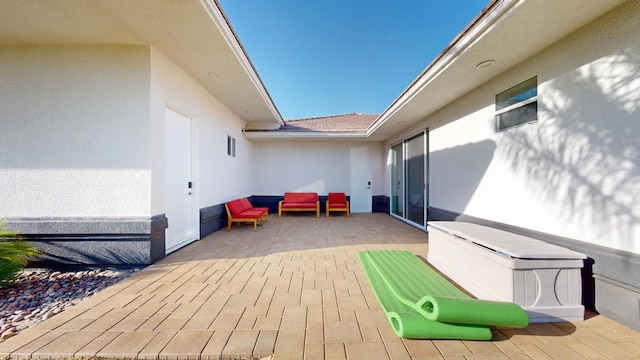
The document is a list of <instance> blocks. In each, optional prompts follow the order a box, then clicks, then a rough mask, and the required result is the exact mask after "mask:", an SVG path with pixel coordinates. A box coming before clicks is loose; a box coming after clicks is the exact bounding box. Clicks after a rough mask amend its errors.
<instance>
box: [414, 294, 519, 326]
mask: <svg viewBox="0 0 640 360" xmlns="http://www.w3.org/2000/svg"><path fill="white" fill-rule="evenodd" d="M417 305H418V306H419V309H420V310H418V312H419V313H420V314H421V315H423V316H424V317H426V318H427V319H429V320H433V321H442V322H453V323H459V324H480V325H493V326H508V327H514V328H524V327H526V326H527V325H528V324H529V317H528V316H527V313H526V312H525V311H524V310H522V308H521V307H520V306H518V305H517V304H514V303H510V302H502V301H489V300H478V299H462V298H451V297H442V296H431V295H427V296H424V297H423V298H422V299H420V301H418V303H417Z"/></svg>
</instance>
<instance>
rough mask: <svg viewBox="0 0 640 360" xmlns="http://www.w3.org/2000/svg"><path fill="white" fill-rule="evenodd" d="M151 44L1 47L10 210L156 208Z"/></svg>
mask: <svg viewBox="0 0 640 360" xmlns="http://www.w3.org/2000/svg"><path fill="white" fill-rule="evenodd" d="M148 63H149V51H148V48H146V47H139V46H1V47H0V98H1V99H2V101H0V124H2V131H0V154H1V156H0V194H1V201H0V218H1V217H53V216H56V217H58V216H60V217H74V216H105V217H110V216H146V215H149V211H150V209H149V204H150V197H151V192H150V186H149V185H150V181H151V153H150V123H149V121H148V119H149V105H148V104H149V72H148V70H147V68H148Z"/></svg>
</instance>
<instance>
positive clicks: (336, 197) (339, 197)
mask: <svg viewBox="0 0 640 360" xmlns="http://www.w3.org/2000/svg"><path fill="white" fill-rule="evenodd" d="M326 209H327V210H326V212H327V217H329V212H330V211H344V212H345V214H346V215H347V217H350V216H351V215H350V214H349V202H348V201H347V196H346V195H345V194H344V193H329V195H328V196H327V203H326Z"/></svg>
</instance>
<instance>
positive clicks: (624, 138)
mask: <svg viewBox="0 0 640 360" xmlns="http://www.w3.org/2000/svg"><path fill="white" fill-rule="evenodd" d="M638 19H640V8H638V7H637V6H634V3H633V2H629V3H627V4H626V5H623V6H622V7H620V8H618V9H616V10H614V11H613V12H612V13H610V14H607V15H605V16H604V17H602V18H600V19H599V20H597V21H596V22H594V23H592V24H590V25H588V26H587V27H585V28H583V29H582V30H580V31H578V32H576V33H574V34H572V35H570V36H569V37H567V38H565V39H564V40H562V41H560V42H558V43H556V44H555V45H554V46H552V47H550V48H549V49H547V50H545V51H543V52H542V53H540V54H538V55H537V56H535V57H533V58H531V59H529V60H528V61H526V62H524V63H522V64H520V65H519V66H517V67H515V68H513V69H511V70H510V71H508V72H507V73H504V74H502V75H501V76H499V77H497V78H495V79H494V80H492V81H490V82H488V83H486V84H485V85H483V86H482V87H480V88H478V89H476V90H474V91H473V92H471V93H470V94H468V95H466V96H465V97H464V98H463V99H461V100H459V101H457V102H455V103H453V104H451V105H450V106H448V107H447V108H445V109H442V110H441V111H440V112H438V113H437V114H435V115H433V116H432V117H430V118H429V119H427V121H426V122H425V123H424V126H426V124H427V123H429V124H431V126H432V130H431V132H430V195H431V196H430V205H431V206H433V207H437V208H441V209H445V210H450V211H454V212H459V213H464V214H467V215H471V216H475V217H479V218H483V219H488V220H492V221H497V222H502V223H507V224H511V225H515V226H520V227H524V228H528V229H532V230H536V231H541V232H545V233H549V234H553V235H557V236H563V237H568V238H572V239H577V240H581V241H585V242H589V243H593V244H598V245H602V246H606V247H611V248H615V249H620V250H625V251H629V252H632V253H637V254H640V242H638V241H637V239H639V238H640V150H639V147H638V139H640V121H639V119H640V38H639V37H637V36H630V34H638V33H640V21H638ZM533 75H537V76H538V83H539V87H538V94H539V102H538V106H539V107H538V122H537V123H536V124H533V125H525V126H522V127H518V128H513V129H510V130H507V131H504V132H499V133H498V132H496V131H495V122H494V116H493V111H494V100H495V94H496V93H497V92H500V91H502V90H504V89H506V88H508V87H510V86H512V85H515V84H517V83H518V82H520V81H522V80H524V79H526V78H528V77H530V76H533ZM453 119H456V120H457V121H455V122H453V123H450V124H448V125H445V126H442V127H438V126H439V124H442V123H443V122H448V121H451V120H453Z"/></svg>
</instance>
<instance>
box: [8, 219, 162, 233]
mask: <svg viewBox="0 0 640 360" xmlns="http://www.w3.org/2000/svg"><path fill="white" fill-rule="evenodd" d="M5 220H6V225H7V228H8V229H9V230H11V231H13V232H15V233H18V234H23V235H31V234H33V235H37V234H51V235H53V234H60V235H70V234H79V235H82V234H151V233H153V232H156V231H160V230H164V229H166V228H167V226H168V224H167V218H166V217H165V215H164V214H161V215H156V216H153V217H115V218H104V217H83V218H65V217H50V218H7V219H5Z"/></svg>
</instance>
